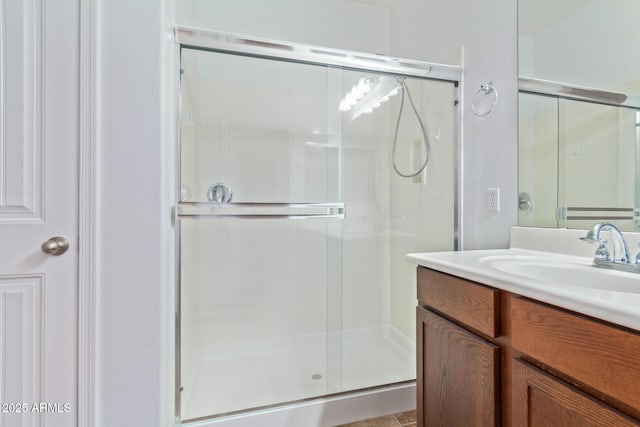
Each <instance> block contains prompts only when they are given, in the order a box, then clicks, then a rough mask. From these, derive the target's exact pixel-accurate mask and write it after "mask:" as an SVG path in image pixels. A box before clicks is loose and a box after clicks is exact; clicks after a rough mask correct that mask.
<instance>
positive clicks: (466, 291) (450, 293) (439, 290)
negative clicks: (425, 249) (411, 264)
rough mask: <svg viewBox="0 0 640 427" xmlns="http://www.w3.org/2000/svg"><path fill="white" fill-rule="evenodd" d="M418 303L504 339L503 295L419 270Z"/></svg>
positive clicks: (446, 275) (436, 273) (459, 280)
mask: <svg viewBox="0 0 640 427" xmlns="http://www.w3.org/2000/svg"><path fill="white" fill-rule="evenodd" d="M418 301H419V303H420V305H421V306H427V307H431V308H433V309H434V310H436V311H438V312H440V313H442V314H444V315H446V316H448V317H450V318H452V319H454V320H456V321H458V322H460V323H462V324H464V325H466V326H469V327H470V328H472V329H475V330H477V331H478V332H481V333H483V334H486V335H488V336H490V337H497V336H498V335H500V309H499V304H500V292H499V291H498V290H496V289H493V288H489V287H487V286H483V285H479V284H477V283H474V282H470V281H468V280H464V279H460V278H458V277H454V276H449V275H448V274H444V273H440V272H438V271H434V270H429V269H427V268H424V267H418Z"/></svg>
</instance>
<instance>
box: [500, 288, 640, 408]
mask: <svg viewBox="0 0 640 427" xmlns="http://www.w3.org/2000/svg"><path fill="white" fill-rule="evenodd" d="M511 331H512V337H511V343H512V345H513V347H514V348H515V349H517V350H520V351H521V352H523V353H525V354H527V355H529V356H531V357H532V358H534V359H536V360H537V361H539V362H541V363H542V364H544V365H546V366H548V367H549V368H551V369H552V370H554V371H557V372H558V373H560V374H565V375H567V376H569V377H571V378H573V379H575V380H577V381H579V382H581V383H583V384H585V385H587V386H589V387H593V388H594V389H596V390H599V391H601V392H602V393H603V394H604V395H607V396H610V397H613V398H614V399H617V400H618V401H620V402H622V403H624V404H627V405H630V406H631V407H632V408H640V387H639V386H638V383H639V382H640V335H638V334H635V333H632V332H629V331H627V330H623V329H621V328H617V327H614V326H610V325H608V324H605V323H601V322H598V321H596V320H591V319H587V318H584V317H581V316H578V315H575V314H572V313H569V312H566V311H564V310H560V309H556V308H553V307H549V306H546V305H543V304H538V303H535V302H531V301H528V300H525V299H522V298H513V299H512V300H511Z"/></svg>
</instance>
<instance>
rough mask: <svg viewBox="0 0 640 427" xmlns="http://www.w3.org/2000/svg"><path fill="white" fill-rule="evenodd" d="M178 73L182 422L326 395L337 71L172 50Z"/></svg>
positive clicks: (333, 296)
mask: <svg viewBox="0 0 640 427" xmlns="http://www.w3.org/2000/svg"><path fill="white" fill-rule="evenodd" d="M182 73H183V75H182V87H181V94H182V95H181V96H182V107H181V108H182V111H181V141H180V156H181V165H180V181H181V182H180V184H181V195H180V204H179V212H178V214H179V217H180V218H181V221H180V228H181V230H180V233H181V239H180V240H181V248H180V252H181V256H180V259H181V261H180V263H181V268H180V271H181V279H180V280H181V337H180V340H181V355H180V358H181V385H182V387H183V391H182V399H181V400H182V418H183V419H194V418H199V417H205V416H210V415H215V414H221V413H229V412H234V411H238V410H243V409H247V408H255V407H262V406H267V405H272V404H276V403H282V402H287V401H294V400H299V399H305V398H309V397H314V396H321V395H325V394H328V393H331V392H332V391H334V390H336V388H335V387H333V384H338V383H340V375H341V372H340V371H341V367H340V366H339V364H338V363H334V364H332V363H331V360H339V359H336V358H333V359H332V358H331V357H329V356H330V355H332V354H333V355H339V354H340V352H341V350H340V345H341V341H340V340H339V339H333V340H332V339H330V337H331V336H332V335H331V332H336V331H340V330H341V316H342V308H341V293H342V291H341V278H342V272H341V268H342V266H341V263H342V253H341V250H342V244H341V239H342V218H343V204H342V194H341V193H342V186H341V180H342V177H341V156H342V153H341V143H342V142H341V120H340V112H339V111H338V110H337V109H336V105H338V104H339V102H340V98H339V96H340V93H339V91H340V80H339V78H340V71H339V70H336V69H331V68H328V67H319V66H312V65H304V64H295V63H288V62H282V61H273V60H265V59H257V58H252V57H246V56H237V55H229V54H222V53H214V52H204V51H199V50H191V49H183V50H182ZM334 87H335V90H333V88H334ZM334 337H335V335H334ZM332 387H333V388H332Z"/></svg>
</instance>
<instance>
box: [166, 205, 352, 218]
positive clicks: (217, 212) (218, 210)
mask: <svg viewBox="0 0 640 427" xmlns="http://www.w3.org/2000/svg"><path fill="white" fill-rule="evenodd" d="M176 217H177V218H178V219H186V218H283V219H303V218H338V219H344V203H210V202H180V203H178V206H177V209H176Z"/></svg>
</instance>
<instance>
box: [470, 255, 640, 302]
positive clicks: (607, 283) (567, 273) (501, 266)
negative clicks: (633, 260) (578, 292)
mask: <svg viewBox="0 0 640 427" xmlns="http://www.w3.org/2000/svg"><path fill="white" fill-rule="evenodd" d="M479 262H480V264H484V265H485V266H487V267H489V268H492V269H495V270H498V271H501V272H503V273H508V274H513V275H517V276H522V277H527V278H530V279H535V280H540V281H544V282H547V283H554V284H557V285H558V286H563V285H564V286H578V287H583V288H591V289H597V290H603V291H613V292H629V293H635V294H640V276H638V275H637V274H634V273H625V272H619V271H614V270H602V269H598V268H595V267H593V266H592V265H590V264H589V263H585V262H584V261H583V260H578V259H577V258H574V257H564V256H558V257H557V258H556V257H553V256H542V255H541V256H528V255H505V256H487V257H483V258H481V259H480V260H479Z"/></svg>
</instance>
